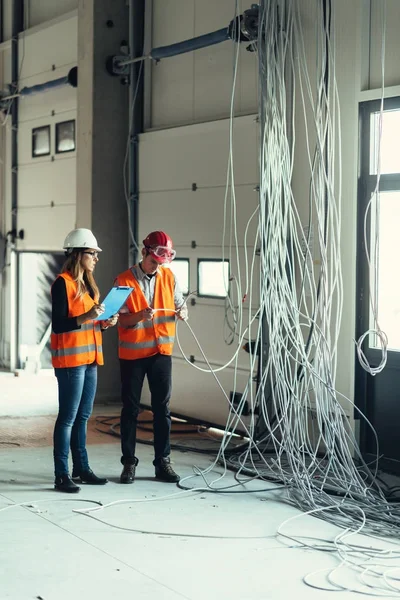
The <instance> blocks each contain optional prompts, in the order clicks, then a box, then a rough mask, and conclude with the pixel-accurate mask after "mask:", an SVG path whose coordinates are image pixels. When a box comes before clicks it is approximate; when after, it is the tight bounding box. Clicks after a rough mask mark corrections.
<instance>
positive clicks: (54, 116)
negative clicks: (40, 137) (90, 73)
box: [19, 75, 77, 130]
mask: <svg viewBox="0 0 400 600" xmlns="http://www.w3.org/2000/svg"><path fill="white" fill-rule="evenodd" d="M61 76H62V75H60V77H61ZM76 97H77V96H76V88H73V87H71V86H70V85H65V86H62V87H60V88H57V89H55V90H49V91H47V92H43V93H41V94H34V95H33V96H23V97H22V98H21V99H20V102H19V116H20V119H19V122H20V130H22V129H23V127H24V125H25V124H26V125H29V126H31V127H36V126H37V125H36V124H35V121H39V120H41V121H42V122H43V123H47V124H48V123H49V122H50V121H51V122H52V123H56V122H57V123H58V122H59V121H67V120H68V119H69V118H75V116H76ZM71 115H73V116H71Z"/></svg>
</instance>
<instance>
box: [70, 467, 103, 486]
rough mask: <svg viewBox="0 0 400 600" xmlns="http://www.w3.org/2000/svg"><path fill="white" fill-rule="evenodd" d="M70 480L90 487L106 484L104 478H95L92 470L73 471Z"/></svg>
mask: <svg viewBox="0 0 400 600" xmlns="http://www.w3.org/2000/svg"><path fill="white" fill-rule="evenodd" d="M72 479H80V481H81V483H89V484H90V485H105V484H106V483H108V479H106V478H105V477H97V475H95V474H94V473H93V471H92V469H89V468H88V469H85V470H83V471H80V472H79V473H78V471H76V470H74V471H72Z"/></svg>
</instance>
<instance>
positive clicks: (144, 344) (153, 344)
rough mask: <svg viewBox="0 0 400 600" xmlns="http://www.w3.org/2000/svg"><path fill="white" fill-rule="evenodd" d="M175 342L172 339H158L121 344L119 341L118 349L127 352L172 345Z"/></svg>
mask: <svg viewBox="0 0 400 600" xmlns="http://www.w3.org/2000/svg"><path fill="white" fill-rule="evenodd" d="M174 341H175V338H174V337H168V336H166V337H160V338H158V340H149V341H146V342H140V343H137V344H135V343H133V342H123V341H121V340H120V341H119V347H120V348H126V349H127V350H141V349H143V348H155V347H156V346H158V345H159V344H173V343H174Z"/></svg>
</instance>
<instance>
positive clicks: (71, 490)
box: [54, 474, 81, 494]
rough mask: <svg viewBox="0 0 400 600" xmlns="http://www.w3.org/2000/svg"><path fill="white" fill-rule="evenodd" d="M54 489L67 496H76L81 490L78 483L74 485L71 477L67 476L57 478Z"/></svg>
mask: <svg viewBox="0 0 400 600" xmlns="http://www.w3.org/2000/svg"><path fill="white" fill-rule="evenodd" d="M54 489H55V490H57V491H59V492H66V493H67V494H76V493H77V492H79V491H80V489H81V488H80V487H79V485H76V483H74V482H73V481H72V479H71V477H70V476H69V475H68V474H67V475H60V476H58V477H56V479H55V481H54Z"/></svg>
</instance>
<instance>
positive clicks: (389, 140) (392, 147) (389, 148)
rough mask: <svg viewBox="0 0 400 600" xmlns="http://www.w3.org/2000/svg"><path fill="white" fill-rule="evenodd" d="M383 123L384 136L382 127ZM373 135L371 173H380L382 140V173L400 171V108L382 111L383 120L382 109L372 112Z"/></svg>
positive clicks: (371, 139) (371, 141)
mask: <svg viewBox="0 0 400 600" xmlns="http://www.w3.org/2000/svg"><path fill="white" fill-rule="evenodd" d="M381 124H382V136H380V129H381ZM370 127H371V135H370V146H371V148H370V174H372V175H376V174H377V173H378V156H379V154H378V150H379V140H380V150H381V155H380V161H381V165H380V166H381V169H380V170H381V174H382V175H390V174H392V173H400V153H399V151H398V146H399V139H400V110H399V109H392V110H385V111H383V113H382V122H381V118H380V111H378V112H373V113H372V114H371V125H370Z"/></svg>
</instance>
